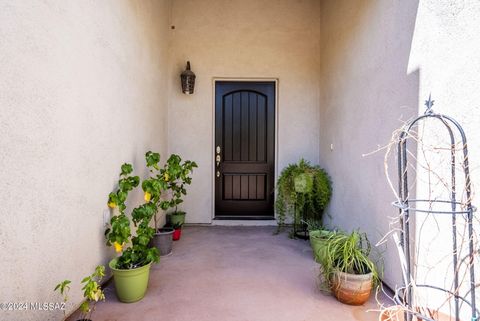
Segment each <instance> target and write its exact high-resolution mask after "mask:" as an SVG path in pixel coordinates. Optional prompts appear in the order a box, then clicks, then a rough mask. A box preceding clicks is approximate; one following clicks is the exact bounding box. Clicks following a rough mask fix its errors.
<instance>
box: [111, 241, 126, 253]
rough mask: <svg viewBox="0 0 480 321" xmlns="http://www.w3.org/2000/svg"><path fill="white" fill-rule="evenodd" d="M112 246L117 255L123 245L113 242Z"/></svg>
mask: <svg viewBox="0 0 480 321" xmlns="http://www.w3.org/2000/svg"><path fill="white" fill-rule="evenodd" d="M124 244H125V243H124ZM113 246H114V247H115V252H117V253H119V252H122V250H123V244H120V243H118V242H117V241H115V242H113Z"/></svg>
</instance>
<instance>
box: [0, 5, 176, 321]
mask: <svg viewBox="0 0 480 321" xmlns="http://www.w3.org/2000/svg"><path fill="white" fill-rule="evenodd" d="M169 15H170V5H169V1H159V0H155V1H117V0H112V1H88V2H87V1H63V0H62V1H33V2H32V1H29V2H26V1H1V2H0V39H1V41H0V75H1V76H0V106H1V113H0V146H1V153H0V154H1V155H0V168H2V174H1V181H2V193H1V194H0V203H1V204H2V206H1V210H0V248H1V250H2V256H1V258H2V259H1V264H0V275H1V285H0V302H2V303H3V302H9V301H15V302H41V303H43V302H58V301H60V300H61V298H60V297H59V296H58V295H56V294H54V293H53V287H54V286H55V284H57V283H58V282H59V281H61V280H63V279H66V278H68V279H70V280H72V281H73V286H72V290H71V293H70V302H71V304H69V305H68V311H67V312H71V311H72V308H76V306H77V305H78V304H80V302H81V294H80V286H79V282H80V280H81V279H82V278H83V277H84V276H86V275H88V274H90V273H91V272H93V270H94V267H95V266H96V265H97V264H101V263H106V262H107V261H108V259H109V258H110V257H111V256H112V255H113V253H112V252H110V251H108V249H107V248H106V246H105V245H104V237H103V217H102V216H103V211H104V210H105V209H106V200H107V195H108V193H109V192H110V191H111V190H112V189H113V188H114V187H115V185H116V180H117V177H118V173H119V168H120V165H121V164H122V163H123V162H133V163H134V164H135V165H138V166H139V170H138V171H137V173H138V174H141V175H142V174H143V172H142V171H141V170H140V168H143V167H144V158H143V157H144V156H143V155H144V153H145V151H146V150H149V149H154V150H159V151H160V152H162V154H163V155H165V154H166V150H167V142H166V125H167V117H166V115H167V93H168V90H167V87H168V83H167V68H168V49H167V46H168V37H169ZM136 197H137V200H138V198H139V197H141V195H136ZM62 316H63V314H62V312H61V311H53V312H46V311H43V312H42V311H39V312H33V311H22V312H20V311H15V312H4V311H1V316H0V319H2V320H22V321H25V320H59V319H60V318H61V317H62Z"/></svg>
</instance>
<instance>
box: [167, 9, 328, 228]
mask: <svg viewBox="0 0 480 321" xmlns="http://www.w3.org/2000/svg"><path fill="white" fill-rule="evenodd" d="M172 17H173V22H172V24H173V25H174V26H175V29H174V30H173V33H172V47H171V55H172V56H171V57H172V67H173V68H172V71H171V74H170V82H171V89H170V97H171V99H170V105H169V114H168V117H169V134H168V141H169V150H170V152H172V153H179V154H181V155H183V156H184V157H185V158H187V159H194V160H195V161H197V162H198V165H199V168H198V170H196V171H195V174H194V179H193V184H192V186H191V188H190V191H189V195H188V196H187V197H186V199H185V204H184V209H185V210H186V211H187V212H188V215H187V222H190V223H210V222H211V221H212V214H213V213H212V210H213V175H214V172H213V153H214V147H213V133H214V131H213V79H214V78H216V77H219V78H252V79H253V78H271V79H278V104H277V116H278V126H277V130H278V140H277V142H276V143H277V148H278V158H277V161H278V162H277V165H278V166H277V170H278V169H281V168H283V167H285V166H286V165H287V164H288V163H291V162H296V161H298V159H299V158H300V157H305V158H306V159H308V160H310V161H312V162H315V163H316V162H318V148H319V132H318V121H319V112H320V109H319V67H320V62H319V55H318V52H319V43H320V25H319V1H316V0H307V1H301V2H295V3H292V1H289V0H281V1H272V0H260V1H258V0H235V1H223V0H208V1H193V0H179V1H174V3H173V11H172ZM187 60H190V61H191V63H192V70H193V71H194V72H195V74H196V75H197V80H196V81H197V83H196V88H195V94H194V95H191V96H187V95H184V94H182V93H181V89H180V77H179V76H180V73H181V72H182V70H184V68H185V63H186V61H187Z"/></svg>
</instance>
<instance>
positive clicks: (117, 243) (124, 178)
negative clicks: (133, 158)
mask: <svg viewBox="0 0 480 321" xmlns="http://www.w3.org/2000/svg"><path fill="white" fill-rule="evenodd" d="M154 157H156V155H155V156H154ZM159 158H160V156H159V155H158V159H159ZM146 161H147V164H149V162H151V161H152V153H151V152H149V153H147V154H146ZM157 163H158V162H157ZM152 166H153V165H152ZM132 172H133V166H132V165H131V164H123V165H122V167H121V172H120V180H119V181H118V189H117V190H116V191H115V192H112V193H110V194H109V196H108V206H109V207H111V208H115V207H118V210H119V215H114V216H112V218H111V220H110V226H109V227H108V228H107V229H106V230H105V237H106V239H107V245H108V246H112V245H113V246H114V248H115V250H116V251H117V252H119V253H120V252H121V253H122V254H121V256H120V257H119V258H118V261H117V265H116V268H117V269H134V268H138V267H141V266H144V265H146V264H148V263H150V262H158V260H159V258H160V256H159V254H158V249H157V248H156V247H154V246H151V247H150V246H149V242H150V240H151V239H152V237H153V235H154V234H155V229H153V228H152V227H150V225H149V224H150V221H151V220H152V218H153V217H154V216H155V214H156V213H157V211H158V207H157V203H155V202H154V201H152V200H157V199H160V194H161V191H162V186H158V185H159V184H160V183H159V182H153V183H152V184H153V185H152V186H150V187H149V188H148V192H145V203H144V204H142V205H140V206H138V207H136V208H134V209H133V210H132V213H131V220H132V222H133V225H134V227H135V233H134V234H132V231H131V224H130V218H129V217H128V216H127V215H126V213H125V209H126V208H127V207H126V205H125V202H126V200H127V196H128V194H129V192H131V191H132V190H133V189H134V188H136V187H137V186H138V185H139V183H140V178H139V177H138V176H133V175H132ZM142 185H145V184H142Z"/></svg>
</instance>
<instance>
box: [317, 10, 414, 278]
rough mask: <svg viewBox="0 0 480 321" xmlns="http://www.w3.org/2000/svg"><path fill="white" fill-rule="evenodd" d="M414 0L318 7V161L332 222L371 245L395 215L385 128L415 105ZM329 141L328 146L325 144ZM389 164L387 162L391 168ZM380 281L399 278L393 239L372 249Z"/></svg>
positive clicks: (394, 124)
mask: <svg viewBox="0 0 480 321" xmlns="http://www.w3.org/2000/svg"><path fill="white" fill-rule="evenodd" d="M416 13H417V4H416V1H409V2H408V3H406V2H399V1H370V0H368V1H367V0H364V1H348V0H345V1H338V0H326V1H322V5H321V51H320V57H321V103H320V109H321V112H320V119H321V121H320V164H321V165H322V166H324V167H325V168H326V169H327V171H328V172H329V173H330V175H331V177H332V181H333V198H332V201H331V204H330V207H329V209H328V213H329V215H330V216H331V221H330V223H329V224H330V225H331V226H332V227H335V226H336V227H340V228H342V229H345V230H349V231H351V230H352V229H357V228H359V229H360V230H362V231H365V232H367V233H368V235H369V238H370V240H371V242H372V244H376V243H377V242H378V241H379V240H380V239H381V237H382V236H384V235H385V233H386V232H387V231H388V230H389V221H390V217H393V216H395V215H396V212H395V210H394V208H393V207H392V206H391V205H390V202H392V201H393V200H394V195H393V194H392V193H391V191H390V189H389V187H388V185H387V181H386V179H385V175H384V160H383V157H384V154H385V151H384V150H382V151H379V152H377V153H373V154H372V155H368V156H364V155H365V154H368V153H370V152H374V151H375V150H377V149H378V148H379V147H382V146H385V145H386V144H387V143H388V142H389V140H390V137H391V133H392V131H393V130H394V129H395V128H398V127H399V126H400V125H401V124H402V122H401V121H400V120H401V119H403V120H406V119H408V118H409V117H410V116H412V115H415V114H416V113H417V109H418V71H416V70H409V69H408V61H409V56H410V47H411V42H412V36H413V30H414V26H415V19H416ZM331 144H333V150H332V149H331ZM393 165H394V164H392V166H393ZM378 251H379V252H380V253H381V254H382V255H383V259H384V264H385V267H386V268H385V275H384V280H385V281H386V282H387V283H388V284H389V285H391V286H392V287H394V285H395V284H399V282H400V280H401V274H400V273H401V272H400V271H401V270H400V269H399V266H398V261H397V252H396V249H395V247H394V245H393V243H389V244H387V249H385V248H384V247H382V248H380V249H378Z"/></svg>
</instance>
